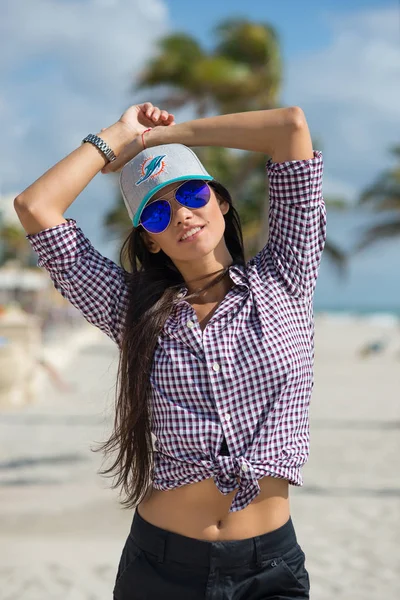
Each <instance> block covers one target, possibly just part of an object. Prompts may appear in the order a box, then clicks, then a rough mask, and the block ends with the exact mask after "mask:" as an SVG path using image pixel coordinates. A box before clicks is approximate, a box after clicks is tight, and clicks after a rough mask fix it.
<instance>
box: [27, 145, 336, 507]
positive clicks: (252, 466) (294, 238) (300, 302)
mask: <svg viewBox="0 0 400 600" xmlns="http://www.w3.org/2000/svg"><path fill="white" fill-rule="evenodd" d="M267 173H268V177H269V182H270V236H269V241H268V243H267V244H266V245H265V247H264V248H263V249H262V250H261V251H260V252H259V253H258V254H257V255H256V256H255V257H254V258H252V259H251V260H249V261H248V263H247V265H246V267H244V266H238V265H232V266H231V267H230V277H231V279H232V280H233V282H234V286H233V287H232V288H231V289H230V290H229V292H228V293H227V295H226V297H225V298H224V300H223V302H222V303H221V304H220V305H219V306H218V309H217V311H216V312H215V313H214V315H213V317H212V319H211V320H210V321H209V322H208V324H207V327H206V328H205V330H204V331H203V332H202V331H201V329H200V326H199V323H198V321H197V317H196V314H195V312H194V310H193V308H192V307H191V305H190V304H189V303H188V302H187V301H186V300H185V295H186V294H187V289H186V288H185V287H183V288H182V289H181V290H180V293H179V300H178V302H177V304H176V305H175V307H174V308H173V310H172V313H171V315H170V316H169V318H168V320H167V321H166V323H165V326H164V328H163V331H162V332H161V334H160V336H159V340H158V344H157V346H156V350H155V355H154V361H153V367H152V372H151V375H150V379H151V384H152V385H151V390H152V394H151V405H152V431H153V433H154V435H155V436H156V438H157V440H156V445H155V450H156V452H155V470H154V481H153V485H154V487H156V488H157V489H160V490H170V489H173V488H175V487H177V486H181V485H184V484H188V483H193V482H197V481H200V480H203V479H206V478H209V477H213V478H214V480H215V483H216V485H217V487H218V489H219V490H220V491H221V492H222V493H223V494H227V493H229V492H232V491H233V490H235V489H237V494H236V495H235V497H234V499H233V502H232V505H231V507H230V512H235V511H238V510H241V509H243V508H245V507H246V506H247V505H248V504H249V503H250V502H251V501H252V500H254V498H255V497H256V496H257V494H258V493H259V491H260V487H259V484H258V480H259V479H260V478H262V477H264V476H266V475H269V476H272V477H279V478H284V479H287V480H288V481H289V482H290V483H291V484H292V485H298V486H301V485H302V484H303V480H302V476H301V473H300V469H301V467H302V465H304V463H305V462H306V461H307V459H308V454H309V421H308V412H309V402H310V396H311V392H312V388H313V363H314V321H313V306H312V301H313V293H314V289H315V282H316V278H317V273H318V268H319V264H320V259H321V254H322V251H323V247H324V243H325V236H326V211H325V204H324V201H323V197H322V173H323V158H322V153H321V152H319V151H314V158H312V159H309V160H297V161H288V162H283V163H272V161H268V163H267ZM28 239H29V240H30V241H31V243H32V246H33V248H34V249H35V250H36V251H37V252H38V254H39V263H38V264H39V266H42V267H45V268H46V269H47V270H48V271H49V273H50V276H51V278H52V280H53V282H54V285H55V287H56V288H57V289H58V290H60V292H61V293H62V294H63V296H65V297H66V298H68V299H69V300H70V301H71V302H72V303H73V304H74V305H75V306H76V307H77V308H78V309H79V310H80V311H81V312H82V314H83V315H84V316H85V317H86V319H87V320H88V321H90V322H91V323H93V324H94V325H96V326H97V327H99V328H100V329H102V330H103V331H104V332H105V333H107V335H109V336H110V337H111V338H112V339H113V340H114V341H115V342H116V343H117V344H118V343H119V342H120V339H121V333H122V327H123V321H124V314H125V311H126V305H127V292H126V286H125V278H124V272H123V270H122V269H121V268H119V267H118V266H117V265H115V264H114V263H113V262H112V261H110V260H108V259H106V258H104V257H103V256H101V255H100V254H99V253H98V252H97V251H96V250H95V249H94V248H93V246H92V245H91V244H90V242H89V241H88V240H87V238H85V236H84V235H83V233H82V231H81V230H80V229H79V228H78V227H77V226H76V223H75V221H74V220H69V221H68V223H66V224H62V225H58V226H56V227H53V228H50V229H47V230H44V231H42V232H40V233H38V234H36V235H31V236H28ZM224 436H225V438H226V441H227V445H228V448H229V453H230V455H229V456H222V455H220V454H219V449H220V446H221V443H222V440H223V437H224ZM238 478H239V480H240V483H238Z"/></svg>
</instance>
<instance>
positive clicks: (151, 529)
mask: <svg viewBox="0 0 400 600" xmlns="http://www.w3.org/2000/svg"><path fill="white" fill-rule="evenodd" d="M130 536H131V537H132V539H133V541H134V542H135V544H137V546H139V548H141V549H142V550H144V551H145V552H148V553H149V554H152V555H154V556H155V557H156V558H157V561H158V562H164V561H168V560H171V561H176V562H180V563H183V564H191V565H193V564H196V565H198V566H204V567H208V566H210V562H211V560H212V561H213V563H214V564H215V565H216V566H219V567H222V568H223V567H225V566H227V567H235V566H244V565H245V564H252V563H255V564H258V565H260V564H261V562H262V561H263V560H266V559H268V558H274V557H277V556H279V555H281V554H284V552H285V551H287V550H289V549H290V548H292V547H293V546H294V545H295V544H296V543H297V538H296V533H295V530H294V526H293V522H292V518H291V517H289V520H288V521H287V522H286V523H285V524H284V525H282V526H281V527H279V528H278V529H275V530H274V531H270V532H268V533H264V534H263V535H258V536H255V537H253V538H247V539H244V540H227V541H217V542H211V541H207V540H197V539H195V538H190V537H186V536H184V535H180V534H178V533H173V532H171V531H167V530H165V529H161V528H160V527H156V526H155V525H153V524H152V523H149V522H148V521H146V520H145V519H143V517H141V516H140V515H139V513H138V512H137V510H136V511H135V514H134V517H133V521H132V527H131V531H130Z"/></svg>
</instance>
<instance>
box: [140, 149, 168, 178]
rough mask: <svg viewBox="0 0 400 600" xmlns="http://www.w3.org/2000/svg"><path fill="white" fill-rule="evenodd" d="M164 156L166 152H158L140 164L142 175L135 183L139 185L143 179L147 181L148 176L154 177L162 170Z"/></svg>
mask: <svg viewBox="0 0 400 600" xmlns="http://www.w3.org/2000/svg"><path fill="white" fill-rule="evenodd" d="M165 157H166V154H160V155H159V156H155V157H154V158H152V159H151V160H150V161H149V162H148V160H149V159H147V160H145V161H144V163H143V164H142V173H143V174H142V177H140V179H138V180H137V182H136V184H135V185H140V184H141V183H143V182H144V181H147V180H148V179H150V178H153V177H156V176H157V175H159V174H160V173H162V172H163V171H164V167H165V164H164V163H163V158H165Z"/></svg>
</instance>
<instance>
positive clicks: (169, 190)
mask: <svg viewBox="0 0 400 600" xmlns="http://www.w3.org/2000/svg"><path fill="white" fill-rule="evenodd" d="M182 183H184V182H183V181H180V182H179V183H171V184H170V185H168V186H166V187H164V188H163V189H161V190H159V191H158V192H157V193H156V194H155V195H154V196H152V198H151V200H150V202H153V201H154V200H157V199H160V198H163V199H165V200H168V201H169V202H170V205H171V211H172V215H171V222H170V224H169V226H168V227H167V229H166V230H165V231H163V232H162V233H158V234H154V233H148V232H147V231H144V232H142V236H143V237H144V240H145V243H146V245H147V248H148V249H149V251H150V252H154V253H156V252H159V251H160V250H163V251H164V252H165V254H167V255H168V256H169V257H170V258H171V260H172V261H174V263H175V264H176V263H179V262H181V261H183V262H190V261H193V260H198V259H199V258H201V257H203V256H206V255H208V254H210V253H211V252H213V251H214V250H216V249H218V247H219V246H220V245H221V244H223V248H225V240H224V231H225V220H224V215H225V214H226V213H227V212H228V210H229V203H228V202H226V201H222V202H220V201H219V200H218V198H217V196H216V195H215V193H214V191H213V189H212V188H211V187H210V188H209V189H210V200H209V201H208V203H207V204H206V205H205V206H203V207H202V208H196V209H191V208H187V207H186V206H182V205H181V204H179V202H177V201H176V200H175V190H176V189H177V188H178V187H179V186H180V185H182ZM198 226H199V227H202V230H201V231H200V233H198V234H197V235H196V237H194V238H193V239H190V240H186V241H184V240H183V241H182V240H181V238H182V236H183V234H184V232H185V230H186V229H187V228H189V229H192V228H194V227H198Z"/></svg>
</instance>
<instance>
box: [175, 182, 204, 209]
mask: <svg viewBox="0 0 400 600" xmlns="http://www.w3.org/2000/svg"><path fill="white" fill-rule="evenodd" d="M176 199H177V201H178V202H179V203H180V204H183V206H187V207H188V208H201V207H202V206H205V205H206V204H207V202H208V201H209V199H210V188H209V187H208V185H207V184H206V183H205V182H204V181H198V180H193V181H186V183H184V184H182V185H181V187H180V188H179V189H178V190H177V191H176Z"/></svg>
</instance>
